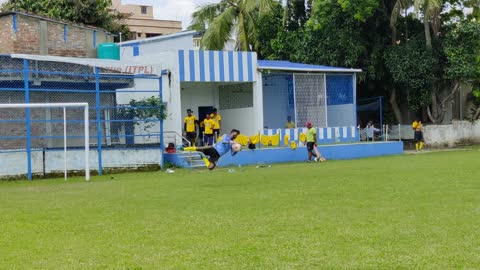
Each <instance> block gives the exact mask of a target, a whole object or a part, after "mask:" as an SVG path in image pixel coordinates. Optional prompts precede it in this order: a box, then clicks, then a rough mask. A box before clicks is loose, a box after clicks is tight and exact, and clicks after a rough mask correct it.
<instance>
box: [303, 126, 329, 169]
mask: <svg viewBox="0 0 480 270" xmlns="http://www.w3.org/2000/svg"><path fill="white" fill-rule="evenodd" d="M306 127H307V128H308V131H307V151H308V161H309V162H310V161H312V157H314V159H313V160H314V161H315V162H317V161H320V162H324V161H326V159H325V158H324V157H323V156H322V155H321V154H320V152H319V151H318V149H317V130H316V129H315V128H314V127H313V125H312V123H311V122H307V124H306Z"/></svg>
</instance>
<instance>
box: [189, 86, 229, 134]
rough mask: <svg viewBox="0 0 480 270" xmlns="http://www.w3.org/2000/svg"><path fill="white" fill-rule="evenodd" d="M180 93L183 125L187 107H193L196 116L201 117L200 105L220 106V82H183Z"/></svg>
mask: <svg viewBox="0 0 480 270" xmlns="http://www.w3.org/2000/svg"><path fill="white" fill-rule="evenodd" d="M180 93H181V98H182V118H181V121H182V125H183V118H184V117H185V116H187V109H192V110H193V111H194V114H195V116H197V118H199V117H200V115H198V107H205V106H213V107H215V108H217V107H218V84H215V83H182V88H181V90H180ZM222 122H223V121H222Z"/></svg>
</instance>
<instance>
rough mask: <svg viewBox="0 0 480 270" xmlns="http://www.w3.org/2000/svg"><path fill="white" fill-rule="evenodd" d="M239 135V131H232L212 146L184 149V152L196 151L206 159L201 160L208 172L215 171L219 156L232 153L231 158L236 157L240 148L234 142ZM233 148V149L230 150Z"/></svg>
mask: <svg viewBox="0 0 480 270" xmlns="http://www.w3.org/2000/svg"><path fill="white" fill-rule="evenodd" d="M238 135H240V131H239V130H236V129H232V131H231V132H230V134H225V135H223V136H222V137H221V139H220V140H219V141H218V142H217V143H215V144H214V145H212V146H205V147H196V146H192V147H185V148H184V150H185V151H198V152H201V153H203V154H204V155H205V156H208V159H207V158H203V160H204V161H205V165H206V166H207V168H208V169H209V170H213V169H215V167H216V166H217V162H218V160H219V159H220V157H221V156H223V155H225V154H226V153H228V152H229V151H230V152H231V153H232V156H234V155H236V154H237V153H238V151H239V150H240V149H241V146H240V145H238V144H237V143H235V142H234V140H235V139H236V138H237V136H238ZM232 146H233V148H232Z"/></svg>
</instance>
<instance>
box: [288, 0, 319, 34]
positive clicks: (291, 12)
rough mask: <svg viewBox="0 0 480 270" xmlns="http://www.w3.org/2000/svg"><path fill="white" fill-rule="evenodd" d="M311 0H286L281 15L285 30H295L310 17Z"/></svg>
mask: <svg viewBox="0 0 480 270" xmlns="http://www.w3.org/2000/svg"><path fill="white" fill-rule="evenodd" d="M311 8H312V0H287V1H286V3H285V10H284V15H283V26H284V27H285V29H286V30H290V31H291V30H296V29H299V28H301V27H303V26H304V25H305V23H306V22H307V20H308V19H309V17H310V11H311Z"/></svg>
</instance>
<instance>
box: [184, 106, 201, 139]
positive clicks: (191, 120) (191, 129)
mask: <svg viewBox="0 0 480 270" xmlns="http://www.w3.org/2000/svg"><path fill="white" fill-rule="evenodd" d="M197 124H198V120H197V118H196V117H195V115H193V111H192V110H191V109H188V110H187V117H185V119H184V120H183V130H184V131H185V133H186V137H187V140H188V141H189V142H190V145H192V146H193V145H195V138H196V137H197Z"/></svg>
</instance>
